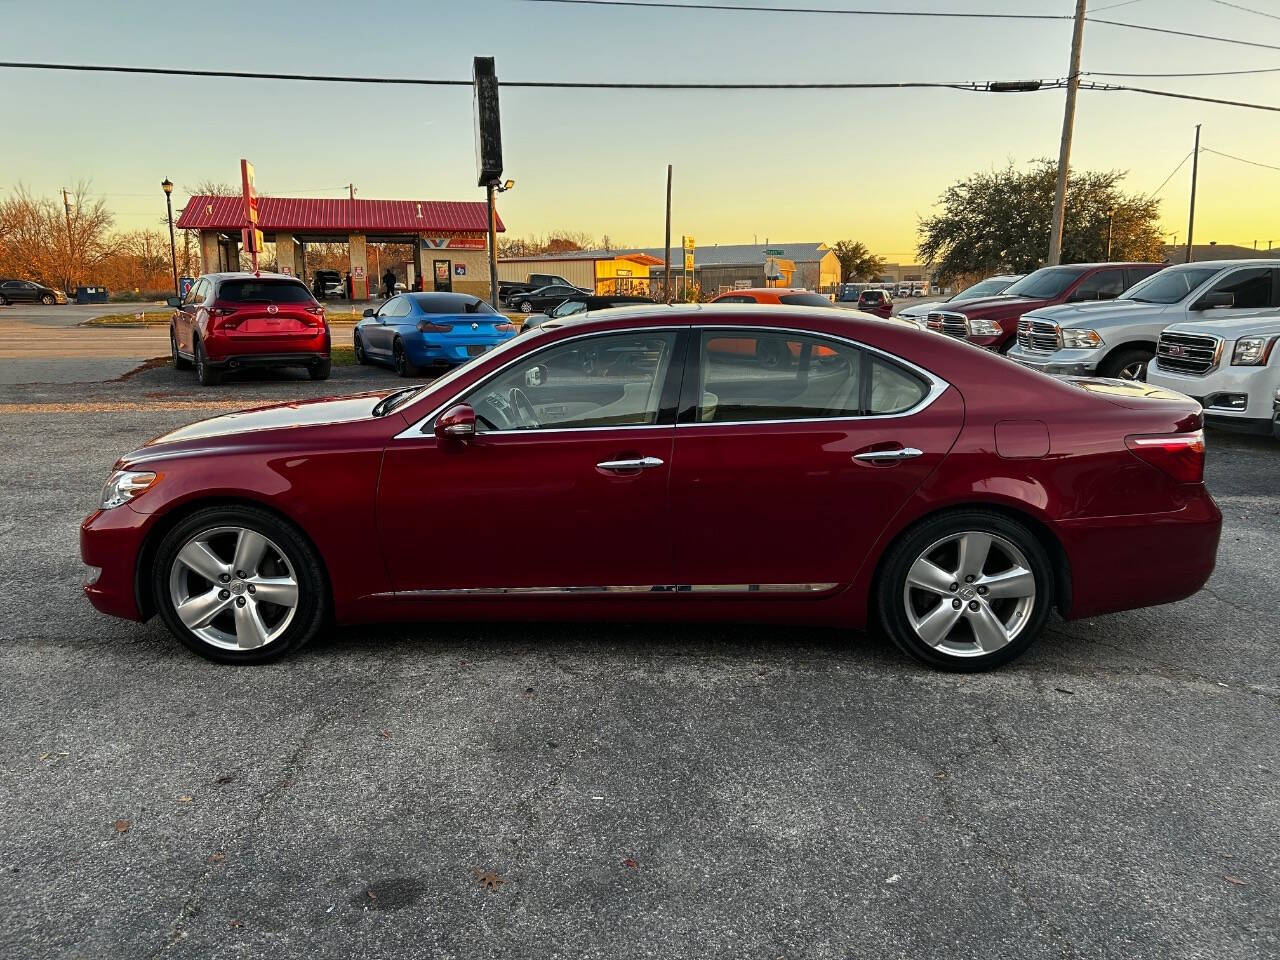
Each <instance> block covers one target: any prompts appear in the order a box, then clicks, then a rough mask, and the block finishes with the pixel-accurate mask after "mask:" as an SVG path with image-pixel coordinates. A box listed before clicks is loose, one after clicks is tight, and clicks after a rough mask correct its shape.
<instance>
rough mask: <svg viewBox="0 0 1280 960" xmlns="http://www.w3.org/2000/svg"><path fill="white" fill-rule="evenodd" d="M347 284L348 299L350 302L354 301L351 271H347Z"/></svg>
mask: <svg viewBox="0 0 1280 960" xmlns="http://www.w3.org/2000/svg"><path fill="white" fill-rule="evenodd" d="M346 284H347V299H348V300H351V299H354V298H353V297H352V296H351V292H352V287H351V271H350V270H348V271H347V278H346Z"/></svg>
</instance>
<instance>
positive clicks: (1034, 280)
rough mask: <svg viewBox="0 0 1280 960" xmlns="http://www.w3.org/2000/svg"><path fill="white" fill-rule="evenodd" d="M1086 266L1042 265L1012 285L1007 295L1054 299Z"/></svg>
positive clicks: (1073, 281)
mask: <svg viewBox="0 0 1280 960" xmlns="http://www.w3.org/2000/svg"><path fill="white" fill-rule="evenodd" d="M1086 269H1087V268H1085V267H1042V268H1040V269H1039V270H1037V271H1036V272H1035V273H1029V274H1027V275H1026V276H1025V277H1023V278H1022V279H1021V280H1019V281H1018V282H1017V283H1015V284H1012V285H1010V286H1009V287H1008V288H1007V289H1006V290H1005V291H1004V293H1005V295H1006V296H1010V297H1027V298H1029V299H1032V300H1052V299H1053V298H1054V297H1056V296H1059V295H1060V294H1061V293H1062V292H1063V291H1064V290H1066V289H1067V287H1069V286H1071V284H1073V283H1075V280H1076V278H1077V277H1078V276H1080V274H1082V273H1084V271H1085V270H1086Z"/></svg>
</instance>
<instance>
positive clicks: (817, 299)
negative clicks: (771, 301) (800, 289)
mask: <svg viewBox="0 0 1280 960" xmlns="http://www.w3.org/2000/svg"><path fill="white" fill-rule="evenodd" d="M778 302H779V303H785V304H786V305H787V306H789V307H829V306H831V301H830V300H828V299H827V298H826V297H824V296H822V294H820V293H784V294H782V295H781V296H780V297H778Z"/></svg>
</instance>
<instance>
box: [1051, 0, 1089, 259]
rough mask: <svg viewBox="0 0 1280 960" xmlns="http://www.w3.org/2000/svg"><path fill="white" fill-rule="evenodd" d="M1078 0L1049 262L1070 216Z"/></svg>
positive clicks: (1080, 19) (1080, 23)
mask: <svg viewBox="0 0 1280 960" xmlns="http://www.w3.org/2000/svg"><path fill="white" fill-rule="evenodd" d="M1085 2H1086V0H1076V22H1075V28H1074V29H1073V30H1072V32H1071V66H1070V68H1069V69H1068V71H1067V105H1066V109H1065V111H1064V112H1063V115H1062V142H1061V144H1059V146H1058V184H1057V187H1055V189H1054V192H1053V224H1052V226H1050V228H1049V265H1050V266H1053V265H1054V264H1057V263H1061V262H1062V227H1063V224H1064V222H1065V221H1066V216H1067V170H1068V168H1069V167H1070V166H1071V134H1072V132H1073V131H1074V130H1075V125H1076V91H1077V90H1079V89H1080V45H1081V44H1082V43H1083V42H1084V6H1085Z"/></svg>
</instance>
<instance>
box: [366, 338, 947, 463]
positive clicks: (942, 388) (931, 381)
mask: <svg viewBox="0 0 1280 960" xmlns="http://www.w3.org/2000/svg"><path fill="white" fill-rule="evenodd" d="M690 329H691V330H693V331H694V332H696V333H698V334H699V335H701V334H703V333H706V332H711V331H731V332H741V333H752V332H755V331H765V332H768V333H784V334H792V335H794V336H801V337H818V338H820V339H821V338H825V339H827V340H835V341H837V342H839V343H845V344H848V345H849V346H851V347H854V348H856V349H858V350H865V351H866V352H868V353H872V354H876V355H878V356H880V357H882V358H884V359H885V360H887V361H889V362H890V363H896V364H898V365H899V366H902V367H906V368H907V369H908V370H910V371H912V372H913V373H915V374H916V375H917V376H919V377H920V378H921V379H923V380H924V381H925V382H926V383H928V385H929V390H928V392H927V393H926V394H925V396H924V397H923V399H921V400H920V402H919V403H917V404H916V405H915V406H914V407H908V408H907V409H906V410H902V411H900V412H898V413H868V414H850V415H848V416H842V417H793V418H789V419H778V420H726V421H724V422H722V423H677V424H675V425H674V426H675V429H680V428H682V427H684V428H687V427H742V426H758V425H761V424H767V423H840V422H842V421H846V420H856V421H863V420H898V419H901V418H902V417H912V416H915V415H916V414H917V413H921V412H923V411H925V410H927V409H928V408H929V407H930V406H932V405H933V403H934V401H935V400H937V399H938V398H939V397H940V396H942V395H943V394H944V393H946V392H947V390H948V388H950V386H951V384H950V383H948V382H947V381H946V380H943V379H942V378H941V377H939V376H937V375H936V374H933V373H931V372H929V371H928V370H926V369H925V368H924V367H921V366H919V365H918V364H915V363H912V362H911V361H910V360H908V359H906V358H905V357H900V356H898V355H897V354H894V353H890V352H889V351H888V350H882V349H880V348H879V347H873V346H872V345H871V344H869V343H862V342H860V341H858V340H851V339H850V338H849V337H842V336H840V335H839V334H836V333H826V332H819V331H815V330H802V329H798V328H795V327H766V326H758V325H755V324H751V325H748V326H737V325H734V324H708V325H697V324H678V325H664V326H659V327H631V328H628V329H626V330H596V331H593V332H591V333H580V334H578V335H577V336H573V337H565V338H564V339H563V340H557V341H556V342H555V343H550V344H547V346H546V347H545V348H543V349H548V350H549V349H551V348H553V347H558V346H560V345H561V344H565V343H570V342H572V341H574V340H585V339H587V338H588V337H600V336H609V335H611V334H618V333H632V332H637V333H638V332H642V331H669V330H675V331H677V332H678V331H681V330H690ZM952 339H957V338H952ZM537 352H538V351H536V350H535V351H532V352H530V353H525V354H521V355H520V356H519V357H516V358H515V359H514V360H510V361H508V362H507V363H505V364H503V365H502V366H501V367H498V369H496V370H494V371H493V372H492V373H490V374H489V375H488V376H486V377H485V378H484V379H482V380H478V381H476V382H475V383H473V384H471V385H470V386H469V387H466V388H464V389H462V390H460V391H458V392H457V393H455V394H454V395H453V396H452V397H450V398H449V399H448V400H446V401H445V402H444V403H442V404H440V405H439V406H438V407H436V408H435V409H433V410H432V411H431V412H430V413H429V414H427V415H426V416H425V417H422V418H421V419H419V420H416V421H414V422H413V423H412V424H410V425H409V426H408V427H407V428H405V429H404V430H402V431H400V432H399V433H397V434H396V435H395V436H394V437H392V439H393V440H416V439H420V438H422V437H424V436H429V434H426V433H425V432H424V430H423V428H424V427H425V426H426V425H427V424H428V423H429V422H431V421H432V420H433V419H435V418H436V417H437V416H439V415H440V414H441V413H443V412H444V411H445V410H447V409H448V408H449V407H451V406H453V405H454V404H455V403H457V402H458V398H459V397H461V396H462V395H463V394H464V393H469V392H470V391H471V390H473V389H478V388H479V387H482V386H484V385H485V384H486V383H488V382H489V381H490V380H492V379H493V378H494V377H497V376H498V375H499V374H501V373H503V372H505V371H506V370H507V368H508V367H512V366H514V365H515V364H517V363H520V362H521V361H523V360H525V359H527V358H529V357H532V356H533V355H534V354H535V353H537ZM670 429H672V425H670V424H654V423H636V424H620V425H618V426H604V427H538V428H536V429H533V430H491V431H486V433H485V436H490V437H492V436H516V437H525V436H532V435H537V434H545V433H570V432H573V433H578V432H582V431H586V430H670Z"/></svg>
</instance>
